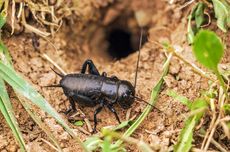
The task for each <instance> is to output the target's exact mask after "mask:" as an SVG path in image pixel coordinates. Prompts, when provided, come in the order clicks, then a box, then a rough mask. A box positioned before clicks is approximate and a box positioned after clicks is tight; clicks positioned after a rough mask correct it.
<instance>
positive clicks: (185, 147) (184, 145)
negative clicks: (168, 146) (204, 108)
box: [174, 116, 196, 152]
mask: <svg viewBox="0 0 230 152" xmlns="http://www.w3.org/2000/svg"><path fill="white" fill-rule="evenodd" d="M195 125H196V116H194V117H191V118H189V119H188V120H187V121H186V122H185V127H184V128H183V129H182V131H181V134H180V136H179V141H178V143H177V144H176V146H175V148H174V152H188V151H189V150H190V148H191V147H192V139H193V129H194V127H195Z"/></svg>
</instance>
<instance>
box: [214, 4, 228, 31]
mask: <svg viewBox="0 0 230 152" xmlns="http://www.w3.org/2000/svg"><path fill="white" fill-rule="evenodd" d="M212 2H213V6H214V11H215V16H216V18H217V26H218V27H219V28H220V29H221V30H222V31H223V32H227V29H228V26H230V6H229V4H228V3H227V2H226V1H225V0H212Z"/></svg>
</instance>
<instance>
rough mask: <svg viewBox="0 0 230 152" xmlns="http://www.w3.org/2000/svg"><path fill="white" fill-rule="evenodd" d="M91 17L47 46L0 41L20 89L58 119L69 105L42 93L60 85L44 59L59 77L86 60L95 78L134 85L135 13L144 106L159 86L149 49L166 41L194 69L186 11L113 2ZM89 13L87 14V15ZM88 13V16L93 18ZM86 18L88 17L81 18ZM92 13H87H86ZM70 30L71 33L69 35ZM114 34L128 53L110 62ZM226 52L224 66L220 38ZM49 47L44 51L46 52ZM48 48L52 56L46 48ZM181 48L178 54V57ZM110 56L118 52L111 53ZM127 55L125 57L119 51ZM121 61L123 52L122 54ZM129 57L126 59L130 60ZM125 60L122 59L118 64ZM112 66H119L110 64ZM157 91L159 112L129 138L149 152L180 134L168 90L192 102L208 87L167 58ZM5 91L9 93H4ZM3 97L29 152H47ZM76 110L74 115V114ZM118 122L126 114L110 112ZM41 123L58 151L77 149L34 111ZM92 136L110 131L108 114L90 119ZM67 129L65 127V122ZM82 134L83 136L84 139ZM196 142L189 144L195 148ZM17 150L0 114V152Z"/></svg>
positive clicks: (154, 52)
mask: <svg viewBox="0 0 230 152" xmlns="http://www.w3.org/2000/svg"><path fill="white" fill-rule="evenodd" d="M90 4H92V5H90V6H91V7H93V8H94V9H95V10H97V11H98V12H97V13H98V14H99V15H98V16H97V19H98V20H95V19H93V21H92V20H90V21H88V22H87V23H85V24H84V25H81V27H82V28H81V32H80V30H79V28H78V27H79V26H80V25H79V23H77V24H73V23H71V24H64V25H63V26H62V27H61V29H60V30H59V31H58V32H57V33H56V34H55V36H54V37H53V38H52V40H51V42H48V41H47V40H45V39H42V38H39V39H38V40H37V42H38V43H39V47H38V48H35V47H34V46H33V40H34V35H33V34H30V33H22V34H21V35H18V36H11V37H3V41H4V43H5V44H6V46H7V47H8V49H9V51H10V53H11V55H12V59H13V64H14V67H15V69H16V71H17V72H19V73H20V74H21V75H22V76H23V77H24V78H25V79H26V80H27V81H28V82H30V83H31V84H33V86H34V87H35V88H36V89H37V90H38V91H39V93H41V94H42V95H43V96H44V97H45V99H46V100H47V101H49V103H50V104H51V105H52V106H53V107H54V108H55V109H56V110H57V111H58V112H59V113H60V114H61V115H62V116H63V118H64V119H65V120H66V121H67V117H66V115H64V114H62V112H63V111H65V110H66V109H68V107H69V101H68V100H67V98H66V97H65V96H64V94H63V92H62V90H61V89H58V88H45V87H43V86H46V85H51V84H57V83H59V80H60V78H59V77H58V76H57V75H55V74H54V73H53V71H52V70H51V69H50V67H53V65H52V64H51V63H50V62H48V61H47V60H46V59H45V57H44V54H46V55H48V56H49V57H50V58H51V59H52V60H54V61H55V63H57V64H58V65H59V66H60V67H61V68H62V69H64V71H66V72H67V73H78V72H79V71H80V69H81V65H82V63H83V62H84V61H85V60H86V59H87V58H90V59H92V60H93V61H94V63H95V64H96V66H97V68H98V69H99V71H100V72H101V73H102V72H107V73H108V75H109V76H111V75H116V76H117V77H118V78H119V79H125V80H129V81H130V82H134V77H135V68H136V67H135V65H136V61H137V53H135V51H136V50H138V43H139V42H138V41H139V33H140V28H139V27H138V23H137V21H136V19H135V12H136V11H139V10H144V12H145V15H147V17H148V18H150V20H149V22H148V24H147V26H146V27H145V29H144V30H145V33H144V37H146V42H145V43H144V45H143V46H142V49H141V59H140V68H139V71H138V82H137V87H136V92H137V95H138V96H139V97H141V98H143V99H145V100H147V101H148V100H149V98H150V92H151V90H152V87H153V86H154V84H155V83H156V82H157V80H158V79H159V78H160V76H161V73H162V66H163V63H164V61H165V58H166V56H165V53H164V52H163V50H162V49H161V48H159V47H158V46H156V45H155V44H154V43H152V42H153V41H158V42H162V41H168V42H170V43H171V44H172V45H173V46H175V47H178V48H181V50H183V51H182V52H181V54H182V55H183V56H184V57H185V58H186V59H187V60H189V61H191V62H195V59H194V57H193V55H192V51H191V47H190V46H189V45H188V44H187V40H186V31H187V27H186V26H185V25H186V20H187V16H186V15H187V10H186V9H185V10H180V9H178V5H176V4H173V5H169V4H168V3H167V2H164V1H161V2H159V1H156V0H155V1H151V0H144V1H139V0H133V1H131V0H127V1H123V2H113V1H110V0H101V1H97V2H94V1H93V2H92V3H90ZM94 9H93V10H94ZM95 10H94V11H93V12H95ZM90 11H92V10H91V9H89V10H88V12H90ZM91 13H92V12H91ZM75 27H76V29H75ZM117 29H119V30H122V31H123V32H126V33H128V34H129V38H128V39H129V42H128V43H130V46H131V47H132V48H131V49H130V50H129V51H130V52H128V54H126V55H120V56H119V55H116V53H115V55H114V52H113V53H112V54H111V52H110V51H111V49H110V48H111V41H109V33H110V34H111V32H112V31H114V30H117ZM216 31H217V32H218V34H219V35H220V36H222V37H223V38H224V41H225V42H226V44H227V49H226V54H225V58H224V60H223V63H227V62H229V53H230V50H229V48H230V45H229V43H227V42H229V40H230V37H229V34H228V35H223V34H222V33H221V32H220V31H219V30H216ZM51 43H52V44H51ZM53 45H54V46H55V48H54V47H53ZM182 48H183V49H182ZM116 49H118V48H116ZM124 51H128V50H124ZM126 53H127V52H126ZM130 53H131V54H130ZM124 56H127V57H125V58H122V57H124ZM118 58H119V60H117V59H118ZM165 82H166V83H165V85H164V87H163V89H162V91H161V93H160V96H159V97H158V102H157V104H156V107H157V108H158V109H160V110H161V111H162V112H159V111H157V110H153V111H152V112H151V113H150V114H149V115H148V117H147V119H145V121H144V122H143V123H142V125H141V126H140V127H139V129H138V130H137V131H136V132H135V133H134V134H133V135H132V136H133V137H135V138H137V139H140V138H143V139H144V141H146V142H148V143H149V144H150V145H151V146H152V147H153V149H154V150H160V151H167V150H169V149H170V148H172V145H174V144H175V142H176V140H177V137H178V134H179V131H180V129H181V128H182V127H183V122H184V119H185V118H184V117H182V114H183V113H184V112H186V111H187V110H188V109H187V108H186V107H185V106H183V105H182V104H180V103H179V102H177V101H175V100H174V99H172V98H171V97H169V96H168V95H167V92H168V91H169V90H172V89H173V90H175V91H177V92H178V93H179V94H181V95H184V96H186V97H187V98H189V99H190V100H193V99H195V98H197V97H199V96H200V94H201V90H205V89H206V88H207V87H208V80H207V79H205V78H203V77H201V76H199V75H197V74H195V73H194V72H192V70H191V68H190V67H188V66H186V65H185V64H184V63H183V62H181V61H180V60H178V59H177V58H173V59H172V61H171V66H170V69H169V74H168V75H167V76H166V77H165ZM8 89H9V90H10V88H8ZM14 96H15V95H14V94H13V93H12V94H11V100H12V102H13V106H14V109H17V110H15V114H16V116H17V119H18V122H19V125H20V128H21V129H22V132H23V136H24V138H25V140H26V143H27V145H28V149H29V150H30V151H54V149H52V148H51V147H50V146H49V145H47V144H46V142H44V141H46V140H49V139H48V138H47V136H46V135H45V134H44V133H43V132H42V131H41V129H39V127H38V126H37V125H36V124H35V123H34V122H33V120H32V119H31V118H30V117H29V116H28V115H27V113H26V111H25V110H24V109H23V108H22V106H21V105H20V104H19V103H18V101H17V100H16V99H15V98H14ZM145 106H146V105H145V104H144V103H141V102H135V103H134V104H133V106H132V108H131V110H129V112H130V117H129V118H136V117H137V116H138V115H139V114H141V112H142V111H143V109H144V108H145ZM78 108H79V107H78ZM115 108H116V110H117V112H118V114H119V117H120V118H121V120H125V119H127V110H123V109H121V108H120V107H119V106H116V107H115ZM34 109H35V111H36V113H38V114H39V116H40V117H41V119H42V120H43V121H44V123H45V124H46V125H47V126H48V127H49V128H50V129H51V131H52V132H53V133H54V135H55V136H56V137H58V138H57V139H58V140H59V142H60V143H61V147H62V148H63V149H64V151H78V149H79V148H80V147H78V145H76V143H75V141H74V140H73V139H72V138H71V137H70V136H69V135H68V134H67V133H66V132H65V131H64V130H63V128H62V127H61V126H60V125H58V124H57V122H55V120H54V119H52V118H50V117H49V116H48V115H47V114H46V113H43V112H41V111H40V110H39V109H38V108H36V107H34ZM81 110H82V111H83V112H84V113H85V114H86V116H85V117H87V118H88V119H89V120H90V123H91V124H93V113H94V110H95V108H81ZM98 118H99V123H98V130H99V129H100V128H102V127H105V126H110V125H117V121H116V119H115V118H114V117H113V116H111V113H110V112H109V111H108V110H107V109H104V110H102V112H101V113H100V114H99V116H98ZM76 119H84V118H82V115H77V116H76ZM67 122H68V121H67ZM70 126H71V127H72V128H74V131H75V132H76V133H77V135H78V136H79V137H80V138H81V139H82V140H85V139H86V138H87V137H88V136H90V134H89V130H88V127H87V125H86V124H85V125H84V126H83V127H82V128H83V129H84V130H83V129H81V128H79V127H76V126H74V125H73V124H70ZM85 130H86V131H85ZM199 142H200V141H196V142H195V143H196V144H199ZM18 148H19V147H18V146H17V144H16V143H15V140H14V138H13V136H12V133H11V131H10V129H9V128H8V126H7V125H6V123H5V121H4V119H3V117H2V115H1V114H0V150H1V151H4V150H7V151H17V150H18ZM129 149H130V151H136V149H135V147H131V146H130V147H129Z"/></svg>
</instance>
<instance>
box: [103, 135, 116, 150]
mask: <svg viewBox="0 0 230 152" xmlns="http://www.w3.org/2000/svg"><path fill="white" fill-rule="evenodd" d="M110 143H111V137H110V136H106V137H105V138H104V141H103V144H102V151H103V152H112V151H113V150H112V149H111V147H110V145H111V144H110Z"/></svg>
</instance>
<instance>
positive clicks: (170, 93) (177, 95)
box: [167, 90, 192, 109]
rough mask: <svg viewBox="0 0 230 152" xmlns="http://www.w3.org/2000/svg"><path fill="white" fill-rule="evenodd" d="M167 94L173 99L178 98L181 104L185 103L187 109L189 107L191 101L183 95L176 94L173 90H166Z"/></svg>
mask: <svg viewBox="0 0 230 152" xmlns="http://www.w3.org/2000/svg"><path fill="white" fill-rule="evenodd" d="M167 95H168V96H170V97H172V98H174V99H175V100H178V101H179V102H181V103H182V104H184V105H186V106H187V107H188V108H189V109H191V106H192V102H191V101H189V100H188V98H186V97H185V96H181V95H179V94H177V92H175V91H174V90H169V91H168V92H167Z"/></svg>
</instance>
